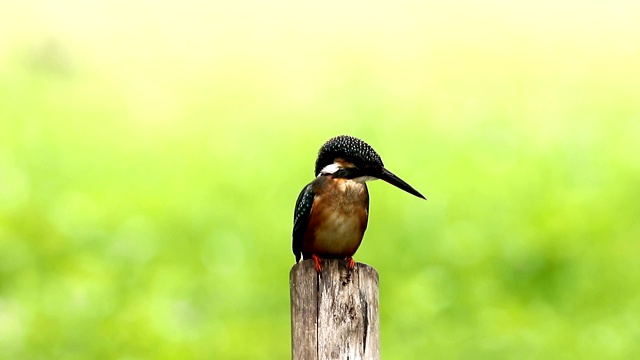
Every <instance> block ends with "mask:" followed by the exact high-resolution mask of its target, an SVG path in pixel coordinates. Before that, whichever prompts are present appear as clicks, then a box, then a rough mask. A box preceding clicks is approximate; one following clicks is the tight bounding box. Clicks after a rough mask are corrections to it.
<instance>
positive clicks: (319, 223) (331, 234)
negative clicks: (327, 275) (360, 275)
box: [303, 179, 369, 258]
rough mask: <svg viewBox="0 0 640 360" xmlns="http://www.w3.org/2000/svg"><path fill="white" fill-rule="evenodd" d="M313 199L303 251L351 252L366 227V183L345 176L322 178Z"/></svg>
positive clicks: (336, 254) (339, 255)
mask: <svg viewBox="0 0 640 360" xmlns="http://www.w3.org/2000/svg"><path fill="white" fill-rule="evenodd" d="M315 191H316V194H317V195H316V197H315V199H314V203H313V209H312V212H311V218H310V221H309V227H308V228H307V231H306V232H305V237H304V241H303V253H307V254H316V255H319V256H321V257H335V258H345V257H350V256H352V255H353V254H354V253H355V252H356V250H357V249H358V247H359V246H360V243H361V242H362V237H363V236H364V232H365V230H366V227H367V218H368V212H369V211H368V210H369V194H368V191H367V187H366V185H365V184H363V183H359V182H356V181H353V180H348V179H324V183H323V184H319V186H318V189H316V190H315Z"/></svg>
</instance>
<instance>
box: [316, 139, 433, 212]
mask: <svg viewBox="0 0 640 360" xmlns="http://www.w3.org/2000/svg"><path fill="white" fill-rule="evenodd" d="M315 175H316V176H323V175H331V176H333V177H334V178H346V179H353V180H355V181H359V182H365V181H368V180H376V179H381V180H384V181H386V182H388V183H389V184H391V185H393V186H396V187H398V188H400V189H402V190H404V191H406V192H408V193H409V194H412V195H415V196H417V197H419V198H422V199H425V200H426V198H425V197H424V196H423V195H422V194H420V193H419V192H418V191H417V190H416V189H414V188H413V187H411V185H409V184H407V183H406V182H404V181H403V180H402V179H400V178H399V177H397V176H396V175H394V174H393V173H392V172H391V171H389V170H387V169H386V168H385V167H384V164H383V163H382V159H381V158H380V155H378V153H376V151H375V150H373V148H372V147H371V146H369V144H367V143H366V142H364V141H362V140H360V139H358V138H355V137H352V136H348V135H340V136H336V137H334V138H332V139H329V140H328V141H327V142H326V143H324V145H322V147H321V148H320V151H319V152H318V158H317V159H316V169H315Z"/></svg>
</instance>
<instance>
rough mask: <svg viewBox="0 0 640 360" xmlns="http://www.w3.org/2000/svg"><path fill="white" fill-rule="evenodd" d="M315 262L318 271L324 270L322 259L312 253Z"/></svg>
mask: <svg viewBox="0 0 640 360" xmlns="http://www.w3.org/2000/svg"><path fill="white" fill-rule="evenodd" d="M311 258H312V259H313V263H314V264H315V265H316V272H319V273H320V272H322V259H320V257H319V256H318V255H311Z"/></svg>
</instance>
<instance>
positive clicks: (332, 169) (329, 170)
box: [318, 163, 342, 176]
mask: <svg viewBox="0 0 640 360" xmlns="http://www.w3.org/2000/svg"><path fill="white" fill-rule="evenodd" d="M340 169H342V166H340V164H338V163H333V164H329V165H327V166H325V167H323V168H322V170H320V174H318V176H320V175H327V174H334V173H335V172H336V171H338V170H340Z"/></svg>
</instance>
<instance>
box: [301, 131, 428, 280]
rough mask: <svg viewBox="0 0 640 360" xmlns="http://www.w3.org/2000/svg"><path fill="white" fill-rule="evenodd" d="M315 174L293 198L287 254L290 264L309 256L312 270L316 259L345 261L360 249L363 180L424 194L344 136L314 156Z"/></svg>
mask: <svg viewBox="0 0 640 360" xmlns="http://www.w3.org/2000/svg"><path fill="white" fill-rule="evenodd" d="M314 174H315V176H316V178H315V179H314V180H313V181H312V182H310V183H309V184H307V185H306V186H305V187H304V188H303V189H302V191H301V192H300V195H298V200H297V201H296V207H295V211H294V215H293V241H292V243H293V244H292V248H293V254H294V255H295V257H296V262H299V261H300V259H301V258H302V259H303V260H304V259H313V262H314V265H315V269H316V271H317V272H318V273H320V272H321V271H322V260H321V259H347V260H348V261H349V268H350V269H352V268H353V267H354V266H355V261H354V260H353V255H354V254H355V253H356V251H357V250H358V247H360V243H361V242H362V238H363V237H364V232H365V230H366V229H367V222H368V218H369V190H368V189H367V184H366V182H367V181H370V180H377V179H382V180H384V181H386V182H387V183H389V184H391V185H393V186H396V187H398V188H400V189H402V190H404V191H406V192H408V193H409V194H412V195H415V196H417V197H419V198H422V199H425V200H426V198H425V197H424V196H423V195H422V194H420V193H419V192H418V191H417V190H416V189H414V188H413V187H411V185H409V184H407V183H406V182H404V180H402V179H400V178H399V177H397V176H396V175H394V174H393V173H392V172H391V171H389V170H387V169H386V168H385V167H384V164H383V163H382V159H381V158H380V156H379V155H378V153H376V152H375V150H373V148H372V147H371V146H369V144H367V143H366V142H364V141H362V140H360V139H358V138H355V137H352V136H348V135H340V136H336V137H334V138H331V139H329V140H328V141H327V142H325V143H324V145H322V147H321V148H320V151H319V152H318V158H317V159H316V167H315V172H314Z"/></svg>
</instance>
